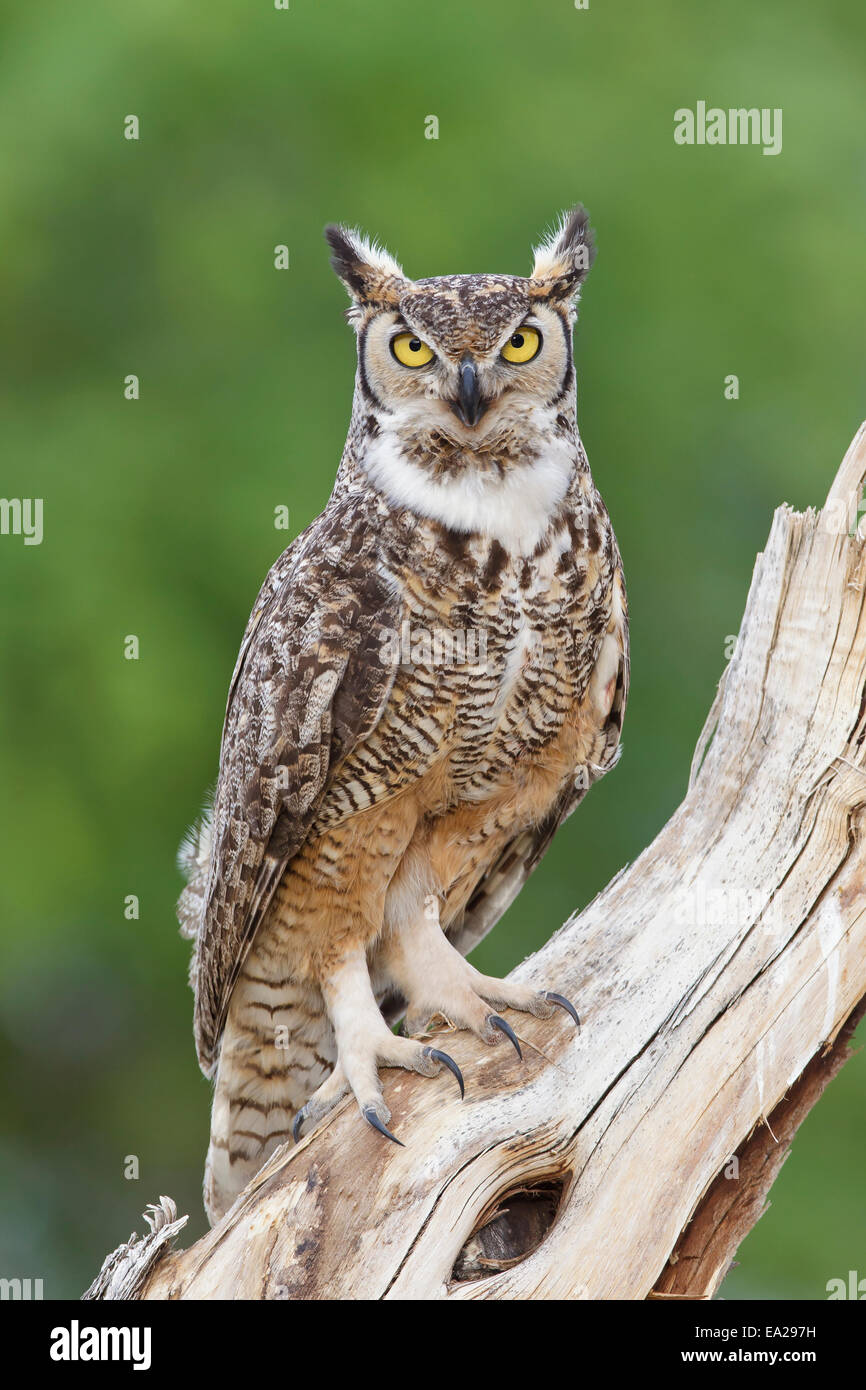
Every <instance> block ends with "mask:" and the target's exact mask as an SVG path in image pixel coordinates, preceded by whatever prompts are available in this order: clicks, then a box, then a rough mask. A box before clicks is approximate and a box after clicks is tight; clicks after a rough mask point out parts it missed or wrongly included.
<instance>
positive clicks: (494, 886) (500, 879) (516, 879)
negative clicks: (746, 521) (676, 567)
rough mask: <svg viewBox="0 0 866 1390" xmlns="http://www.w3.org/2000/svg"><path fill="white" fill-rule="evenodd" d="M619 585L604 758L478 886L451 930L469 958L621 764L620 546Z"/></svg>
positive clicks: (624, 651)
mask: <svg viewBox="0 0 866 1390" xmlns="http://www.w3.org/2000/svg"><path fill="white" fill-rule="evenodd" d="M613 553H614V568H615V580H614V582H615V585H616V587H617V589H618V596H619V600H620V609H621V623H619V624H618V625H617V630H616V640H617V641H618V643H619V648H620V657H619V664H618V667H617V671H616V686H615V689H614V696H613V703H612V705H611V708H610V713H609V715H608V717H607V721H606V723H605V725H604V727H603V728H602V730H601V739H600V752H599V755H598V756H597V758H596V760H595V761H594V762H593V763H591V764H590V765H589V766H588V767H585V768H577V769H575V774H576V777H575V782H574V784H573V785H572V786H570V787H566V788H565V790H564V792H563V793H562V795H561V796H560V798H559V801H558V802H557V803H556V805H555V806H554V807H553V809H552V810H551V811H550V813H549V815H548V816H547V817H546V818H545V819H544V821H542V823H541V824H540V825H538V826H533V827H531V828H530V829H528V830H523V831H521V832H520V833H519V834H518V835H516V836H515V837H514V839H513V840H511V841H509V843H508V844H507V845H506V846H505V848H504V849H503V850H502V852H501V854H499V855H498V857H497V858H496V859H495V860H494V862H493V863H492V864H490V865H489V866H488V868H487V869H486V871H485V872H484V874H482V876H481V878H480V879H479V881H478V883H477V884H476V886H475V888H474V890H473V892H472V896H471V897H470V899H469V901H468V903H467V904H466V911H465V913H464V914H463V917H462V918H461V919H458V921H457V922H456V923H455V925H454V926H453V927H452V928H451V929H450V930H449V932H448V936H449V939H450V940H451V942H452V944H453V945H454V946H456V947H457V949H458V950H459V951H462V953H463V955H464V956H466V955H468V954H469V952H470V951H471V950H473V949H474V947H476V946H477V945H478V943H479V941H481V940H482V939H483V938H484V937H485V936H486V935H487V933H488V932H489V931H491V930H492V928H493V927H495V926H496V923H497V922H498V921H499V919H500V917H502V916H503V914H504V913H505V912H506V911H507V910H508V908H509V907H510V906H511V904H512V903H513V902H514V899H515V898H516V897H517V895H518V893H519V892H520V890H521V888H522V887H523V885H524V883H525V882H526V880H527V879H528V878H529V875H530V874H531V873H532V871H533V869H535V868H536V867H537V866H538V865H539V864H540V862H541V860H542V859H543V858H544V856H545V854H546V853H547V850H548V849H549V847H550V842H551V840H552V839H553V837H554V835H555V834H556V832H557V830H558V829H559V827H560V826H561V825H562V823H563V821H565V820H567V819H568V817H569V816H570V815H571V813H572V812H573V811H575V810H576V809H577V807H578V806H579V805H580V803H581V801H582V800H583V798H584V797H585V796H586V793H587V792H588V791H589V789H590V787H591V786H592V784H593V782H597V781H598V780H599V778H600V777H603V776H604V774H605V773H606V772H609V771H610V769H611V768H612V767H614V766H615V765H616V763H617V762H618V761H619V756H620V753H621V751H622V748H621V745H620V734H621V732H622V721H623V716H624V714H625V707H626V702H627V700H628V686H629V675H630V670H631V667H630V661H629V643H628V609H627V606H626V597H625V585H624V583H623V579H622V567H621V563H620V559H619V553H618V551H617V550H616V548H615V543H614V552H613Z"/></svg>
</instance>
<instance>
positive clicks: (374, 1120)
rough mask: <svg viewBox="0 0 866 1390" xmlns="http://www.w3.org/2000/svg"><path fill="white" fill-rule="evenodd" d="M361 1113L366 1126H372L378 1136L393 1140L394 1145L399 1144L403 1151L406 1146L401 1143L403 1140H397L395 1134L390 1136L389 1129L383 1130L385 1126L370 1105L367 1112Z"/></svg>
mask: <svg viewBox="0 0 866 1390" xmlns="http://www.w3.org/2000/svg"><path fill="white" fill-rule="evenodd" d="M361 1113H362V1115H363V1116H364V1119H365V1120H366V1121H367V1124H368V1125H372V1126H373V1128H374V1129H378V1131H379V1133H380V1134H384V1136H385V1138H386V1139H393V1140H394V1143H395V1144H399V1145H400V1148H401V1149H405V1147H406V1145H405V1144H404V1143H403V1140H402V1139H398V1138H397V1136H396V1134H392V1133H391V1131H390V1129H386V1128H385V1126H384V1125H383V1124H382V1121H381V1120H380V1119H379V1116H378V1115H377V1114H376V1112H375V1110H374V1109H373V1107H372V1105H371V1106H369V1108H368V1109H367V1110H363V1111H362V1112H361Z"/></svg>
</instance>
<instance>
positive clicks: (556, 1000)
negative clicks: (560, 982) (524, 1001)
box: [544, 989, 580, 1028]
mask: <svg viewBox="0 0 866 1390" xmlns="http://www.w3.org/2000/svg"><path fill="white" fill-rule="evenodd" d="M544 997H545V999H547V1000H548V1001H549V1003H551V1004H558V1005H559V1007H560V1008H561V1009H565V1012H566V1013H567V1014H571V1017H572V1018H573V1019H574V1021H575V1023H576V1024H577V1026H578V1028H579V1027H580V1019H579V1018H578V1016H577V1009H576V1008H575V1007H574V1005H573V1004H571V1003H569V1001H568V1000H567V999H564V998H563V997H562V995H561V994H554V993H553V991H552V990H549V989H546V990H545V991H544Z"/></svg>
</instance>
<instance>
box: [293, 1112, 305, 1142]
mask: <svg viewBox="0 0 866 1390" xmlns="http://www.w3.org/2000/svg"><path fill="white" fill-rule="evenodd" d="M306 1118H307V1117H306V1115H305V1114H304V1110H303V1106H302V1107H301V1109H300V1110H299V1111H298V1113H297V1115H296V1116H295V1120H294V1124H293V1125H292V1138H293V1139H294V1141H295V1143H296V1144H297V1142H298V1140H299V1139H300V1137H301V1130H302V1129H303V1126H304V1120H305V1119H306Z"/></svg>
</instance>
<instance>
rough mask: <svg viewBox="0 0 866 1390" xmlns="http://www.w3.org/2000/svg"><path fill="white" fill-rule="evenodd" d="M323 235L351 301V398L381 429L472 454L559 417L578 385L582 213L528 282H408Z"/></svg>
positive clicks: (387, 264)
mask: <svg viewBox="0 0 866 1390" xmlns="http://www.w3.org/2000/svg"><path fill="white" fill-rule="evenodd" d="M325 236H326V238H327V241H328V243H329V245H330V247H331V250H332V253H333V255H332V259H331V264H332V265H333V267H334V270H335V271H336V272H337V274H338V275H339V277H340V279H341V280H342V282H343V284H344V285H345V287H346V289H347V290H348V292H349V295H350V296H351V299H352V307H351V309H350V310H349V313H348V317H349V319H350V322H351V323H352V324H353V325H354V327H355V329H356V331H357V335H358V389H359V391H360V392H361V393H362V395H363V396H364V398H365V404H366V406H367V408H368V409H370V410H372V411H373V413H374V415H375V416H376V418H377V423H380V424H381V423H382V419H385V420H387V421H388V422H389V425H390V428H391V429H392V430H396V431H397V432H399V433H400V434H401V435H403V436H404V437H405V438H406V439H407V440H412V441H417V440H418V438H419V436H420V435H427V436H429V435H430V433H431V432H432V433H433V434H434V435H435V436H436V438H441V439H444V440H445V441H448V442H450V443H452V444H454V445H455V446H456V447H458V448H470V449H472V450H473V451H474V450H478V449H482V450H483V449H484V448H485V447H492V448H494V449H495V448H496V447H498V445H499V441H501V440H502V439H505V438H506V437H507V438H509V439H512V440H513V439H514V437H515V434H517V435H519V434H520V433H521V430H522V429H524V428H525V429H526V430H527V432H529V431H530V430H534V431H536V433H537V430H538V425H539V421H538V414H537V412H538V409H539V407H541V408H542V409H544V408H547V409H550V410H553V411H556V410H561V409H562V405H563V403H564V402H565V400H566V398H568V397H569V396H570V395H571V393H572V390H573V386H574V366H573V360H572V345H571V333H572V327H573V324H574V318H575V313H576V303H577V298H578V295H579V293H580V287H581V284H582V282H583V280H584V278H585V277H586V274H587V271H588V270H589V267H590V265H591V263H592V260H593V255H594V248H593V242H592V236H591V232H590V228H589V223H588V218H587V214H586V212H585V211H584V209H583V208H582V207H576V208H574V209H573V211H571V212H569V213H567V214H565V215H564V216H563V217H562V218H561V219H560V222H559V225H558V226H557V228H556V230H555V231H554V232H553V234H552V235H551V236H550V237H549V238H548V239H547V240H546V241H545V242H544V243H543V244H542V245H541V246H539V247H537V248H536V250H535V262H534V265H533V269H532V273H531V274H530V275H528V276H517V275H446V276H441V277H437V278H435V279H426V280H410V279H409V278H408V277H407V276H406V275H404V273H403V271H402V269H401V268H400V266H399V265H398V264H397V262H396V261H395V260H394V259H393V258H392V257H391V256H390V255H388V253H387V252H386V251H384V250H383V249H382V248H381V247H378V246H376V245H374V244H372V243H370V242H369V241H367V240H366V239H365V238H364V237H363V236H361V235H360V233H358V232H356V231H351V230H349V229H348V228H346V227H338V226H330V227H327V228H326V229H325ZM547 409H544V413H545V414H546V413H547ZM380 417H382V418H380Z"/></svg>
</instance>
